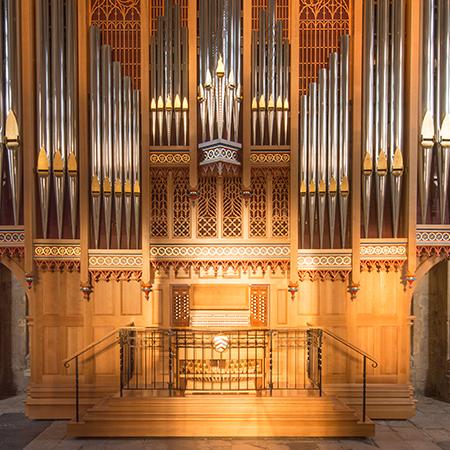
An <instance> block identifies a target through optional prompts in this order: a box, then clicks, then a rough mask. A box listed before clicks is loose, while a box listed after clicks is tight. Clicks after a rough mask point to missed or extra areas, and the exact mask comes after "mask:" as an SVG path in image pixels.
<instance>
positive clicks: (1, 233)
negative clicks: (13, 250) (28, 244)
mask: <svg viewBox="0 0 450 450" xmlns="http://www.w3.org/2000/svg"><path fill="white" fill-rule="evenodd" d="M24 242H25V232H24V229H23V227H6V226H5V227H0V247H23V244H24Z"/></svg>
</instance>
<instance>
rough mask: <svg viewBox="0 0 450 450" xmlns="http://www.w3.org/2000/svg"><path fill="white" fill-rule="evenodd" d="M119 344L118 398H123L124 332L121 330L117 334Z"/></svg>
mask: <svg viewBox="0 0 450 450" xmlns="http://www.w3.org/2000/svg"><path fill="white" fill-rule="evenodd" d="M119 343H120V350H119V358H120V368H119V378H120V386H119V390H120V396H121V397H122V396H123V371H124V364H123V362H124V360H123V352H124V332H123V330H121V331H120V334H119Z"/></svg>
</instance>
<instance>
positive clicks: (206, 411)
mask: <svg viewBox="0 0 450 450" xmlns="http://www.w3.org/2000/svg"><path fill="white" fill-rule="evenodd" d="M374 432H375V426H374V424H373V422H371V421H367V422H365V423H361V422H360V420H359V418H358V417H357V416H356V414H355V413H354V411H353V410H351V409H350V408H348V407H347V406H345V405H344V404H343V403H342V402H340V401H339V400H337V399H336V398H333V397H317V396H308V395H307V394H305V395H298V396H292V397H257V396H253V395H192V396H187V397H171V398H159V397H148V398H144V397H123V398H120V397H116V396H112V397H108V398H105V399H104V400H102V401H100V402H99V403H98V404H97V405H95V406H94V407H92V408H90V409H88V410H87V412H86V413H85V414H84V416H83V417H82V418H81V422H79V423H75V422H70V423H69V424H68V433H69V435H71V436H78V437H82V436H91V437H93V436H95V437H120V436H122V437H123V436H164V437H182V436H185V437H187V436H204V437H207V436H209V437H213V436H216V437H219V436H223V437H225V436H227V437H232V436H233V437H270V436H291V437H294V436H317V437H326V436H327V437H343V436H373V434H374Z"/></svg>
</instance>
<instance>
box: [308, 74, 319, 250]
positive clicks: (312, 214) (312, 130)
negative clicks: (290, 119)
mask: <svg viewBox="0 0 450 450" xmlns="http://www.w3.org/2000/svg"><path fill="white" fill-rule="evenodd" d="M308 97H309V99H308V100H309V101H308V149H309V154H308V169H309V170H308V199H309V204H308V215H309V242H310V247H311V248H313V247H314V224H315V219H316V196H317V195H316V194H317V83H315V82H314V83H310V85H309V96H308Z"/></svg>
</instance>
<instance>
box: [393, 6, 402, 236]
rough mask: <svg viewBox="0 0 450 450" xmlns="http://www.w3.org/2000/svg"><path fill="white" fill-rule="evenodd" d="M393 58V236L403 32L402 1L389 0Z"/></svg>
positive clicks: (398, 171) (399, 169) (399, 173)
mask: <svg viewBox="0 0 450 450" xmlns="http://www.w3.org/2000/svg"><path fill="white" fill-rule="evenodd" d="M392 24H393V28H392V39H393V48H392V52H391V53H392V54H393V61H392V64H391V71H392V73H391V76H392V78H393V83H392V84H393V93H392V105H393V108H392V110H393V111H392V113H393V118H392V119H391V122H392V123H393V143H392V144H393V145H392V146H391V149H390V178H391V184H392V189H391V195H392V224H393V236H394V237H397V234H398V227H399V217H400V199H401V187H402V186H401V183H402V175H403V155H402V152H403V91H404V88H403V86H404V84H403V72H404V34H405V2H404V0H397V1H396V2H394V3H393V20H392Z"/></svg>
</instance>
